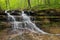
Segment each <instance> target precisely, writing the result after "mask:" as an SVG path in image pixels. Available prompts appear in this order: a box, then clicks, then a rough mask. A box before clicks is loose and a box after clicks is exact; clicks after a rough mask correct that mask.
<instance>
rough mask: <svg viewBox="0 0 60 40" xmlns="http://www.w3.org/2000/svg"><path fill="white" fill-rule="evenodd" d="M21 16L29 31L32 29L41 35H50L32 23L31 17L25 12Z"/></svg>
mask: <svg viewBox="0 0 60 40" xmlns="http://www.w3.org/2000/svg"><path fill="white" fill-rule="evenodd" d="M21 16H22V18H23V22H24V23H25V25H26V27H27V29H30V30H32V31H33V32H40V33H43V34H48V33H46V32H44V31H42V30H41V29H39V28H38V27H37V26H36V25H35V24H34V23H32V22H31V20H30V17H29V16H28V15H26V14H25V13H24V11H22V15H21ZM27 25H28V26H27Z"/></svg>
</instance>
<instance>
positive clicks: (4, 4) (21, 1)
mask: <svg viewBox="0 0 60 40" xmlns="http://www.w3.org/2000/svg"><path fill="white" fill-rule="evenodd" d="M30 4H31V7H35V6H38V5H39V9H45V8H60V5H59V4H60V0H30ZM0 6H1V8H2V9H3V10H6V9H27V8H29V6H28V0H0Z"/></svg>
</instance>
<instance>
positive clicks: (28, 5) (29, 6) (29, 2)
mask: <svg viewBox="0 0 60 40" xmlns="http://www.w3.org/2000/svg"><path fill="white" fill-rule="evenodd" d="M28 6H29V8H31V4H30V0H28Z"/></svg>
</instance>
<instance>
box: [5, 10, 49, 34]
mask: <svg viewBox="0 0 60 40" xmlns="http://www.w3.org/2000/svg"><path fill="white" fill-rule="evenodd" d="M8 11H9V10H6V11H5V13H6V14H7V15H8V20H11V21H12V22H11V21H10V22H11V24H12V29H13V30H14V31H17V30H19V31H20V30H21V29H23V30H25V29H26V30H29V31H31V32H35V33H43V34H48V33H46V32H44V31H42V30H41V29H39V28H38V27H37V26H36V25H35V24H34V23H32V21H31V20H30V17H29V16H28V15H26V14H25V13H24V11H22V14H21V15H20V17H22V21H19V22H18V21H16V18H15V17H14V16H13V15H10V13H8ZM21 32H23V31H21ZM21 32H19V33H21Z"/></svg>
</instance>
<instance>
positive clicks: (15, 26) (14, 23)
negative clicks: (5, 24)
mask: <svg viewBox="0 0 60 40" xmlns="http://www.w3.org/2000/svg"><path fill="white" fill-rule="evenodd" d="M7 11H8V10H6V11H5V13H6V14H7V15H8V20H10V18H11V21H13V22H11V24H13V25H12V29H13V30H16V29H17V28H18V22H17V21H16V19H15V18H14V16H12V15H10V13H8V12H7Z"/></svg>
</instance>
